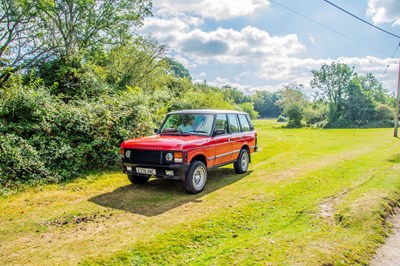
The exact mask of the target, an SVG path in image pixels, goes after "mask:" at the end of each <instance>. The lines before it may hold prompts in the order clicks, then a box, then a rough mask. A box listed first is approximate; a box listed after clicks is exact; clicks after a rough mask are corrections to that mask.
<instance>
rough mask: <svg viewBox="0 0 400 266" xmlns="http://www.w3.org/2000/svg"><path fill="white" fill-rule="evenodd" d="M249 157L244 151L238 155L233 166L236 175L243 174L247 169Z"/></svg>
mask: <svg viewBox="0 0 400 266" xmlns="http://www.w3.org/2000/svg"><path fill="white" fill-rule="evenodd" d="M249 162H250V155H249V152H248V151H247V150H246V149H242V150H241V151H240V153H239V156H238V158H237V161H236V162H235V163H234V164H233V167H234V168H235V172H236V173H237V174H244V173H246V172H247V169H248V168H249Z"/></svg>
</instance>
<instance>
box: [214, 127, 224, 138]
mask: <svg viewBox="0 0 400 266" xmlns="http://www.w3.org/2000/svg"><path fill="white" fill-rule="evenodd" d="M223 134H225V130H223V129H217V130H215V131H214V134H213V136H219V135H223Z"/></svg>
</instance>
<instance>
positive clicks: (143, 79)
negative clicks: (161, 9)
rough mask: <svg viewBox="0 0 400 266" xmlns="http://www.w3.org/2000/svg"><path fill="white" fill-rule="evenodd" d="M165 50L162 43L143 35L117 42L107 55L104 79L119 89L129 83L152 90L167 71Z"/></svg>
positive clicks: (132, 85)
mask: <svg viewBox="0 0 400 266" xmlns="http://www.w3.org/2000/svg"><path fill="white" fill-rule="evenodd" d="M165 52H166V47H165V46H164V45H159V44H158V43H157V42H156V41H154V40H151V39H145V38H136V39H135V40H134V41H129V42H127V43H125V44H121V45H118V46H116V47H115V48H113V49H112V50H111V51H110V53H109V54H108V60H107V63H106V67H105V68H106V73H107V81H108V82H109V83H110V84H115V85H116V86H117V87H118V88H119V89H126V86H130V87H140V88H143V89H145V90H149V89H152V90H154V88H155V87H157V86H155V84H157V81H159V80H160V78H162V77H163V75H166V72H167V68H168V66H167V65H166V61H165V60H163V59H164V55H165Z"/></svg>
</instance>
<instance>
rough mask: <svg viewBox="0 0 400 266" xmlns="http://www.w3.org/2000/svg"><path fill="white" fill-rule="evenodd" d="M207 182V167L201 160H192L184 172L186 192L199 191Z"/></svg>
mask: <svg viewBox="0 0 400 266" xmlns="http://www.w3.org/2000/svg"><path fill="white" fill-rule="evenodd" d="M206 182H207V167H206V166H205V165H204V163H203V162H201V161H193V162H192V163H191V164H190V167H189V170H188V171H187V172H186V179H185V188H186V191H187V192H188V193H191V194H197V193H200V192H201V191H202V190H203V189H204V187H205V185H206Z"/></svg>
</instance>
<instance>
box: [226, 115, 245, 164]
mask: <svg viewBox="0 0 400 266" xmlns="http://www.w3.org/2000/svg"><path fill="white" fill-rule="evenodd" d="M228 122H229V132H230V133H231V138H230V141H231V143H232V156H231V161H233V160H236V159H237V158H238V156H239V153H240V149H241V148H242V146H243V143H244V139H243V133H242V132H241V128H240V124H239V120H238V116H237V114H228Z"/></svg>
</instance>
